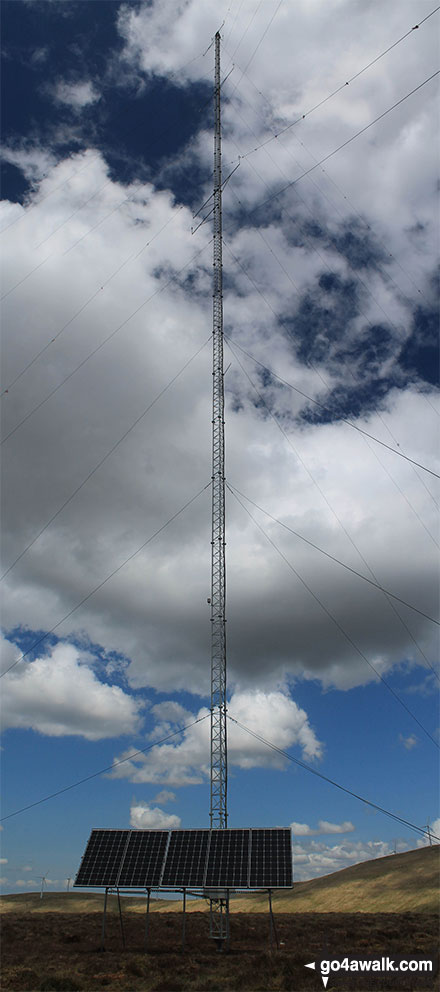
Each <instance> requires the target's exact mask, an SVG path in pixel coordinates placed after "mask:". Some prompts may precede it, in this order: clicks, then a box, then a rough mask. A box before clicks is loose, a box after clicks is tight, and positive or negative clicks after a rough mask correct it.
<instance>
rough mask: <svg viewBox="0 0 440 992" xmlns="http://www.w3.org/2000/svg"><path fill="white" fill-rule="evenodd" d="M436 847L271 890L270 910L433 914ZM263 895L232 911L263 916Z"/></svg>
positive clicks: (76, 907)
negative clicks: (275, 890) (285, 888)
mask: <svg viewBox="0 0 440 992" xmlns="http://www.w3.org/2000/svg"><path fill="white" fill-rule="evenodd" d="M439 880H440V845H438V844H437V845H435V846H432V847H424V848H420V849H418V850H415V851H406V852H405V853H404V854H392V855H389V856H388V857H385V858H376V859H375V860H374V861H364V862H362V863H361V864H358V865H352V866H351V867H350V868H343V869H342V870H341V871H337V872H334V874H332V875H325V876H323V877H322V878H315V879H312V880H311V881H309V882H297V883H296V884H295V886H294V888H293V889H291V890H288V891H284V892H283V891H280V892H275V893H274V896H273V905H274V910H275V911H278V912H279V913H313V912H316V913H406V912H419V913H420V912H423V913H427V912H434V913H435V912H437V911H438V909H439ZM122 898H123V906H124V913H125V912H127V911H128V912H138V913H144V912H145V898H141V899H139V898H136V897H128V896H124V897H122ZM267 905H268V900H267V895H266V893H262V894H253V893H251V894H245V895H243V894H240V895H237V896H235V897H233V900H232V904H231V910H232V911H233V912H234V911H235V912H253V913H258V912H266V911H267ZM102 907H103V895H102V894H101V893H94V892H80V891H74V892H54V893H52V892H45V893H44V896H43V899H40V893H39V892H28V893H26V894H21V893H20V894H18V895H8V896H3V897H2V898H1V899H0V911H1V912H3V913H8V912H13V913H45V912H51V913H54V912H60V913H91V912H102ZM108 908H109V912H116V911H117V899H116V896H110V897H109V907H108ZM151 908H152V910H153V911H155V912H168V913H169V912H172V911H176V912H177V911H180V910H181V902H180V901H178V900H169V899H157V900H156V899H155V900H152V903H151ZM206 908H207V903H206V902H205V900H201V899H196V900H191V901H189V902H188V904H187V909H188V912H194V911H198V912H200V911H201V910H204V909H206Z"/></svg>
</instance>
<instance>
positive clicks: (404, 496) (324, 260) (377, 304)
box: [229, 114, 438, 540]
mask: <svg viewBox="0 0 440 992" xmlns="http://www.w3.org/2000/svg"><path fill="white" fill-rule="evenodd" d="M239 116H240V117H241V116H242V115H241V114H240V115H239ZM242 119H243V118H242ZM243 120H244V119H243ZM245 123H246V122H245ZM247 126H249V125H247ZM251 130H252V129H251ZM234 144H235V142H234ZM236 147H237V146H236ZM266 155H268V157H269V158H270V160H271V162H273V164H274V165H275V166H276V167H277V168H278V170H279V171H280V172H281V174H282V175H285V174H284V172H283V170H282V169H281V167H280V166H279V165H278V164H277V163H276V162H275V159H273V157H272V156H271V155H270V153H269V152H268V151H267V150H266ZM315 161H316V159H315ZM239 164H240V163H239ZM251 168H252V169H253V170H254V172H255V174H256V175H257V176H258V178H259V179H260V180H261V182H262V183H263V185H265V186H266V188H267V189H268V190H269V191H270V187H269V185H268V184H267V183H266V182H265V181H264V179H262V177H261V176H260V174H259V173H258V171H257V169H256V168H255V166H253V165H252V163H251ZM309 181H310V182H312V183H314V181H313V180H312V179H309ZM314 185H316V184H315V183H314ZM233 192H234V196H235V197H236V199H237V201H238V203H239V205H240V207H243V204H242V203H241V200H240V199H239V197H238V196H237V194H236V192H235V191H233ZM296 195H297V197H299V199H300V200H301V201H302V202H303V204H304V206H306V209H307V210H308V211H309V213H310V214H311V215H312V211H311V210H310V208H309V207H308V205H307V204H306V202H305V201H304V200H303V198H302V197H301V195H300V194H299V193H298V190H296ZM286 216H287V217H288V218H291V219H292V220H293V218H292V216H291V214H289V213H287V215H286ZM257 233H258V234H259V236H260V238H261V239H262V240H263V242H264V244H265V245H266V247H267V248H268V249H269V251H270V252H271V254H272V255H273V257H274V258H275V260H276V262H277V264H278V265H279V266H280V268H281V269H282V271H283V272H284V273H285V275H286V276H287V278H288V279H289V281H290V282H291V283H292V285H293V286H294V287H295V289H296V291H297V292H298V293H299V289H298V287H297V286H296V284H295V282H294V280H293V278H292V276H291V274H290V273H289V272H288V271H287V270H286V268H285V266H284V265H283V264H282V262H281V261H280V259H279V258H278V255H277V254H276V252H275V251H274V249H273V248H272V247H271V245H270V244H269V243H268V241H267V240H266V238H265V236H264V234H263V232H262V231H261V229H260V228H257ZM329 237H330V241H331V236H330V235H329ZM306 240H307V241H308V242H309V244H310V246H311V248H312V249H313V251H315V253H316V254H317V255H318V258H320V259H321V261H322V262H323V264H324V266H325V267H326V268H327V269H328V271H329V272H332V269H331V267H330V265H329V264H328V262H327V261H326V259H325V258H324V257H323V255H322V254H321V252H320V251H319V250H318V249H317V247H316V245H314V244H313V242H312V241H311V240H310V239H309V238H306ZM229 250H230V249H229ZM231 254H232V252H231ZM235 261H236V263H237V264H238V265H240V267H241V268H242V270H243V271H244V272H245V275H246V276H247V277H248V279H250V281H251V282H252V283H253V285H254V286H255V288H256V289H257V292H259V293H260V295H261V296H262V298H263V299H264V301H265V303H266V305H267V306H268V307H269V308H270V309H271V310H272V313H273V314H274V316H275V317H276V319H277V320H278V321H279V322H280V323H283V321H282V319H281V318H280V317H279V316H278V314H276V313H275V311H274V309H273V307H272V306H271V304H270V303H269V302H268V300H267V299H266V297H265V296H264V295H263V293H262V292H261V289H260V288H259V287H258V286H257V285H256V284H255V282H254V280H253V279H252V278H251V276H250V275H249V273H248V272H247V271H246V270H245V269H244V266H243V265H242V264H241V262H240V261H239V260H238V259H235ZM348 265H349V267H350V269H351V271H352V273H353V276H354V278H355V279H356V281H357V282H358V283H359V284H360V285H361V286H362V287H363V288H364V289H365V290H366V291H367V292H368V294H369V295H370V296H371V298H372V299H373V300H374V302H375V304H376V306H378V307H379V309H380V310H382V313H383V314H384V316H385V317H386V319H387V320H388V322H389V323H390V325H391V326H392V327H394V328H395V329H396V331H397V328H396V325H395V324H394V323H393V321H392V320H391V319H390V317H389V316H388V314H387V313H386V311H385V310H384V308H383V306H382V305H381V304H380V303H379V301H378V300H377V299H376V297H375V296H374V294H373V293H372V291H371V289H370V287H369V286H368V284H367V283H365V282H364V280H363V279H361V278H360V276H359V274H358V272H357V271H356V269H355V268H354V267H353V266H352V265H351V263H350V260H349V259H348ZM395 285H396V284H395ZM396 288H397V289H398V291H399V292H401V291H400V290H399V287H396ZM360 312H361V313H363V316H364V317H365V320H366V322H367V325H368V326H369V327H372V323H371V321H370V320H369V318H368V317H367V314H366V313H365V312H364V311H363V310H362V308H361V309H360ZM308 364H309V365H310V367H311V368H312V369H313V370H314V371H315V372H316V374H317V375H318V376H319V378H320V379H321V381H322V382H323V384H324V385H325V386H326V389H327V390H329V386H328V384H327V383H326V382H325V380H324V379H323V377H322V375H321V373H320V372H319V371H318V370H317V369H316V368H315V367H314V366H313V365H312V364H311V363H310V362H309V363H308ZM348 371H349V373H350V375H351V377H352V379H353V382H354V383H355V384H356V379H355V376H354V374H353V372H352V370H351V368H350V367H348ZM421 395H423V393H422V394H421ZM376 413H377V416H378V417H379V419H380V421H381V423H382V424H383V426H384V427H385V429H386V430H387V431H388V433H389V435H390V437H391V439H392V441H394V443H395V444H397V446H398V447H399V445H398V443H397V440H396V438H395V436H394V434H393V432H392V431H391V429H390V427H389V426H388V424H386V422H385V421H384V420H383V418H382V416H381V414H380V413H379V411H377V410H376ZM400 453H402V452H400ZM376 457H377V456H376ZM378 460H379V459H378ZM379 461H380V460H379ZM380 464H381V465H383V463H382V462H380ZM383 468H384V471H386V473H387V475H388V476H389V477H390V478H391V479H392V481H393V484H394V485H395V486H396V488H397V489H398V490H399V491H400V493H401V495H402V496H403V498H404V499H405V501H406V502H407V503H408V505H409V506H410V507H411V509H412V510H413V512H414V513H415V514H416V516H418V517H419V515H418V514H417V511H416V510H415V509H414V507H413V506H412V504H411V502H410V501H409V500H408V498H407V496H406V495H405V494H404V493H403V491H402V489H401V488H400V486H399V485H398V483H397V482H396V481H395V480H394V479H393V478H392V476H390V474H389V472H388V470H387V469H386V468H385V466H383ZM413 471H414V473H415V475H416V476H417V478H418V479H419V481H420V483H421V485H422V486H423V487H424V489H426V491H427V493H428V494H429V496H430V497H431V499H432V500H433V502H434V504H435V507H436V509H438V504H437V502H436V500H435V498H434V496H433V494H432V493H431V491H430V489H429V488H428V486H427V485H426V483H425V481H424V479H423V478H422V477H421V476H420V475H419V473H418V472H417V470H416V468H415V467H414V466H413ZM419 520H420V517H419ZM422 523H423V522H422ZM423 526H424V528H425V530H427V532H428V533H429V535H430V537H433V535H432V534H431V532H430V531H429V530H428V528H426V526H425V524H423ZM434 540H435V539H434Z"/></svg>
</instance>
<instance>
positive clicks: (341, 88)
mask: <svg viewBox="0 0 440 992" xmlns="http://www.w3.org/2000/svg"><path fill="white" fill-rule="evenodd" d="M439 10H440V7H436V8H435V9H434V10H432V11H431V13H430V14H427V16H426V17H424V18H423V20H422V21H419V23H418V24H415V25H414V27H412V28H410V30H409V31H407V32H406V33H405V34H403V35H402V37H401V38H398V39H397V41H395V42H393V44H392V45H389V47H388V48H386V49H385V51H384V52H381V53H380V55H376V57H375V58H374V59H372V60H371V62H369V63H368V65H365V66H364V67H363V69H360V70H359V71H358V72H356V73H355V74H354V76H351V77H350V79H348V80H347V81H346V82H345V83H341V85H340V86H338V87H337V89H335V90H333V92H332V93H329V94H328V96H326V97H324V99H323V100H320V102H319V103H317V104H315V106H314V107H311V108H310V110H307V111H306V113H305V114H301V116H300V117H297V119H296V120H294V121H292V122H291V123H290V124H287V126H286V127H283V128H281V130H279V131H277V133H276V134H273V135H271V137H270V138H267V139H266V140H265V141H262V142H261V143H260V144H259V145H257V146H256V147H255V148H251V149H250V150H249V151H248V152H245V154H244V155H242V156H241V157H242V158H248V157H249V155H253V153H254V152H256V151H258V149H259V148H264V146H265V145H268V144H269V143H270V142H271V141H275V139H276V138H279V136H280V135H281V134H284V133H285V132H286V131H289V130H290V128H292V127H295V124H299V123H300V122H301V121H303V120H305V118H306V117H309V115H310V114H313V112H314V111H315V110H318V108H319V107H322V106H323V105H324V104H325V103H327V102H328V100H331V99H332V97H334V96H336V94H337V93H340V92H341V90H343V89H345V87H346V86H349V84H350V83H352V82H353V81H354V80H355V79H357V78H358V76H361V75H362V73H364V72H366V71H367V69H370V68H371V66H372V65H375V64H376V62H379V60H380V59H382V58H383V57H384V55H388V52H391V51H392V49H393V48H396V46H397V45H400V43H401V42H402V41H404V40H405V38H408V37H409V35H410V34H412V33H413V31H416V30H417V29H418V28H420V27H421V26H422V24H424V23H425V21H427V20H429V18H430V17H432V16H433V14H436V13H437V11H439ZM227 54H228V55H229V58H230V59H232V57H233V56H232V55H230V54H229V52H227ZM247 68H248V66H246V68H245V69H241V68H240V66H239V65H237V69H239V71H240V72H241V73H242V75H246V69H247ZM251 81H252V80H251Z"/></svg>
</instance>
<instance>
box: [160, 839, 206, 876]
mask: <svg viewBox="0 0 440 992" xmlns="http://www.w3.org/2000/svg"><path fill="white" fill-rule="evenodd" d="M208 845H209V830H173V831H172V833H171V837H170V844H169V847H168V852H167V857H166V861H165V867H164V871H163V875H162V885H163V886H165V887H167V886H168V887H172V886H178V887H182V888H185V887H188V886H190V887H194V888H201V886H203V884H204V877H205V869H206V856H207V853H208Z"/></svg>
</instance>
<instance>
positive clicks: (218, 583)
mask: <svg viewBox="0 0 440 992" xmlns="http://www.w3.org/2000/svg"><path fill="white" fill-rule="evenodd" d="M213 266H214V285H213V313H212V318H213V329H212V344H213V371H212V537H211V804H210V819H211V828H217V829H218V828H220V829H223V828H224V827H226V826H227V822H228V812H227V781H228V769H227V746H226V745H227V742H226V616H225V610H226V565H225V421H224V372H223V285H222V267H223V258H222V162H221V116H220V32H219V31H217V34H216V36H215V135H214V262H213Z"/></svg>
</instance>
